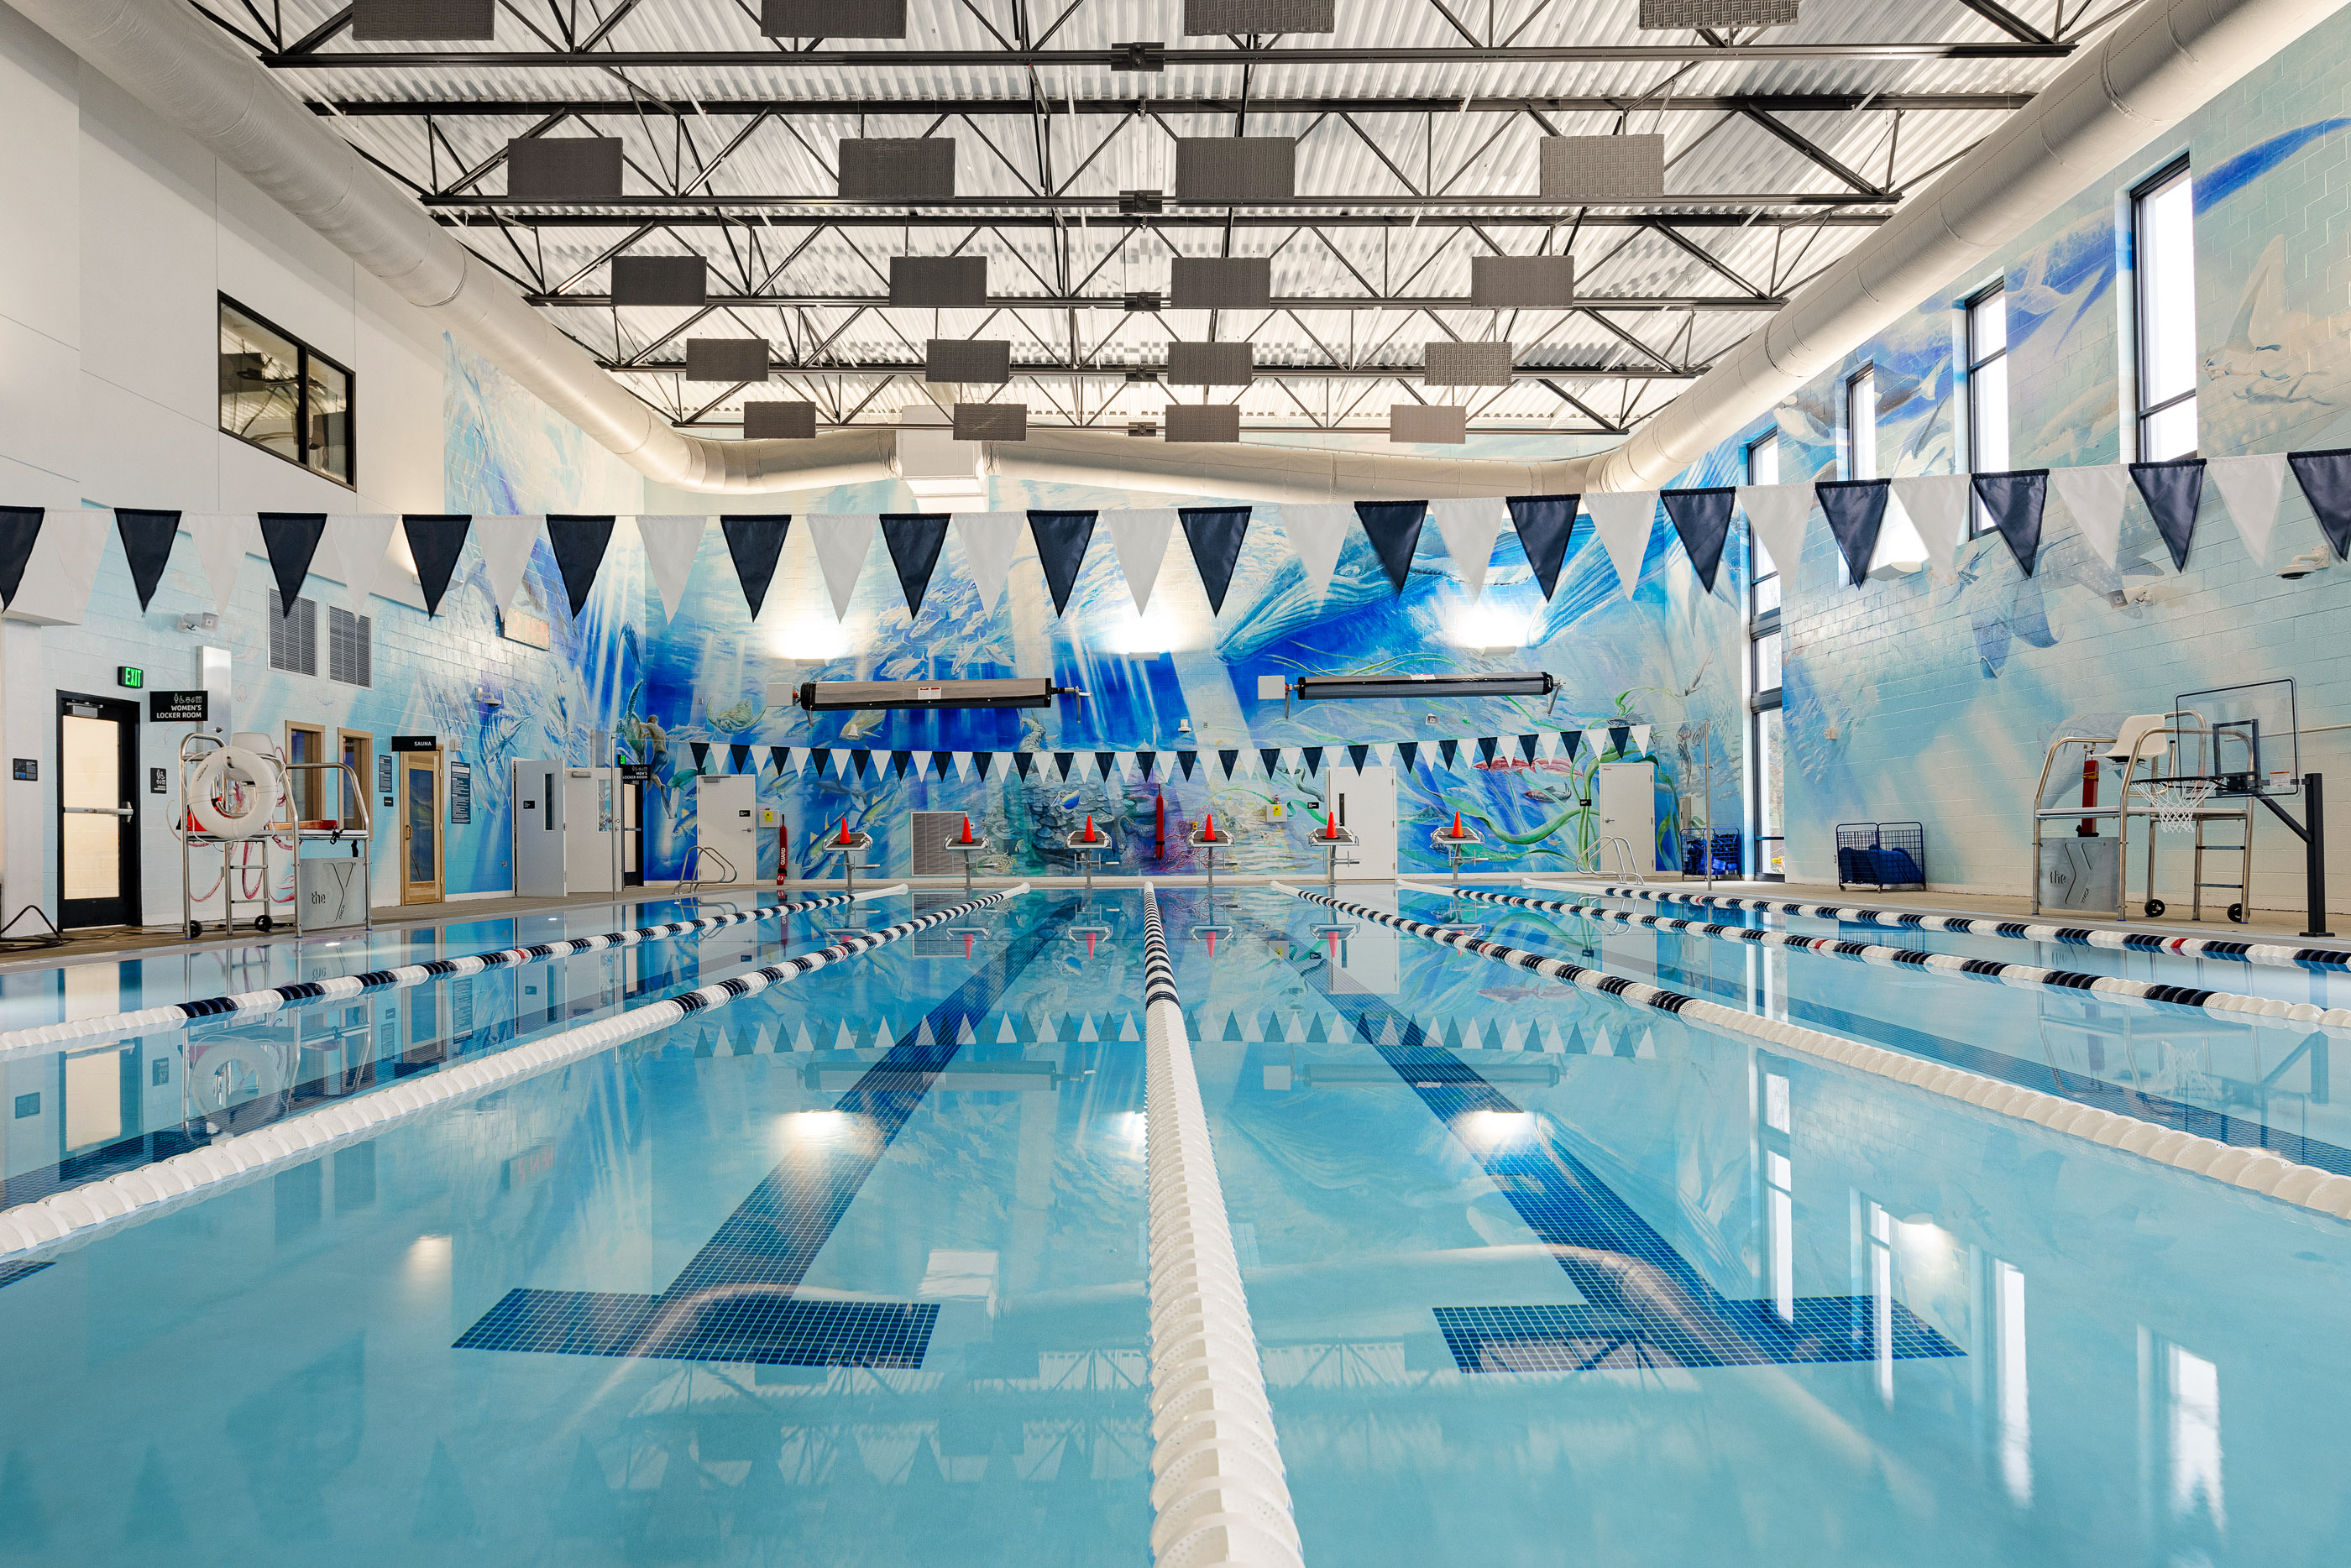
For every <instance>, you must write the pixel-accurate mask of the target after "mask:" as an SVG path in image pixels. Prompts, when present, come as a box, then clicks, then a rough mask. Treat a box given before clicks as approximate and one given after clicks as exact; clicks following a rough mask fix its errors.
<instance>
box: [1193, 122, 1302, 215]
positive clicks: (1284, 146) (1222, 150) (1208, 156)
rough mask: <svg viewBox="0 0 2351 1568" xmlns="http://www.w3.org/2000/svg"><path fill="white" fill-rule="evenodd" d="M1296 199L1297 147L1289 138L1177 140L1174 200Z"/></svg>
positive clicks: (1247, 137) (1250, 200)
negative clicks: (1293, 197) (1289, 197)
mask: <svg viewBox="0 0 2351 1568" xmlns="http://www.w3.org/2000/svg"><path fill="white" fill-rule="evenodd" d="M1296 194H1298V143H1297V142H1295V141H1293V140H1290V138H1289V137H1287V136H1179V137H1177V138H1176V139H1175V199H1176V200H1177V201H1179V202H1265V201H1279V200H1280V199H1281V198H1283V197H1286V196H1295V195H1296Z"/></svg>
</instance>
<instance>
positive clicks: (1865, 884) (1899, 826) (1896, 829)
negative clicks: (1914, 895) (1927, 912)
mask: <svg viewBox="0 0 2351 1568" xmlns="http://www.w3.org/2000/svg"><path fill="white" fill-rule="evenodd" d="M1836 852H1837V886H1838V887H1839V888H1924V887H1925V886H1926V885H1927V828H1926V825H1925V824H1924V823H1917V822H1840V823H1838V824H1837V829H1836Z"/></svg>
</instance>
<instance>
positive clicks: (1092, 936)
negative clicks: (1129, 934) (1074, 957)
mask: <svg viewBox="0 0 2351 1568" xmlns="http://www.w3.org/2000/svg"><path fill="white" fill-rule="evenodd" d="M1061 934H1062V935H1064V936H1066V937H1068V938H1069V939H1070V940H1071V941H1073V942H1083V943H1085V944H1086V957H1088V958H1092V957H1093V956H1094V953H1095V952H1096V951H1097V950H1099V949H1102V948H1106V947H1109V946H1111V945H1112V944H1111V938H1113V937H1114V936H1116V935H1117V934H1118V933H1117V932H1115V931H1113V930H1112V929H1110V928H1109V927H1108V926H1071V927H1070V928H1069V929H1067V930H1065V931H1063V932H1062V933H1061Z"/></svg>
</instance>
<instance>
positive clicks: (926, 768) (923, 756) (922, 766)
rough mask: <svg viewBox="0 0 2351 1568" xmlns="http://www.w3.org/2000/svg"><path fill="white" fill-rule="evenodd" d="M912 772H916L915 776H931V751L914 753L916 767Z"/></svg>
mask: <svg viewBox="0 0 2351 1568" xmlns="http://www.w3.org/2000/svg"><path fill="white" fill-rule="evenodd" d="M912 772H913V773H914V776H915V777H916V778H928V777H930V776H931V753H928V752H916V753H914V768H913V769H912Z"/></svg>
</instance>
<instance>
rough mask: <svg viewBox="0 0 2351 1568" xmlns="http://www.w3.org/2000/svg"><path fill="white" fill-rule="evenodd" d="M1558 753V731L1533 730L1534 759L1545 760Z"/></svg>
mask: <svg viewBox="0 0 2351 1568" xmlns="http://www.w3.org/2000/svg"><path fill="white" fill-rule="evenodd" d="M1557 755H1559V732H1558V731H1557V730H1539V731H1537V732H1535V760H1536V761H1537V762H1547V761H1549V760H1550V759H1551V758H1552V757H1555V756H1557Z"/></svg>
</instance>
